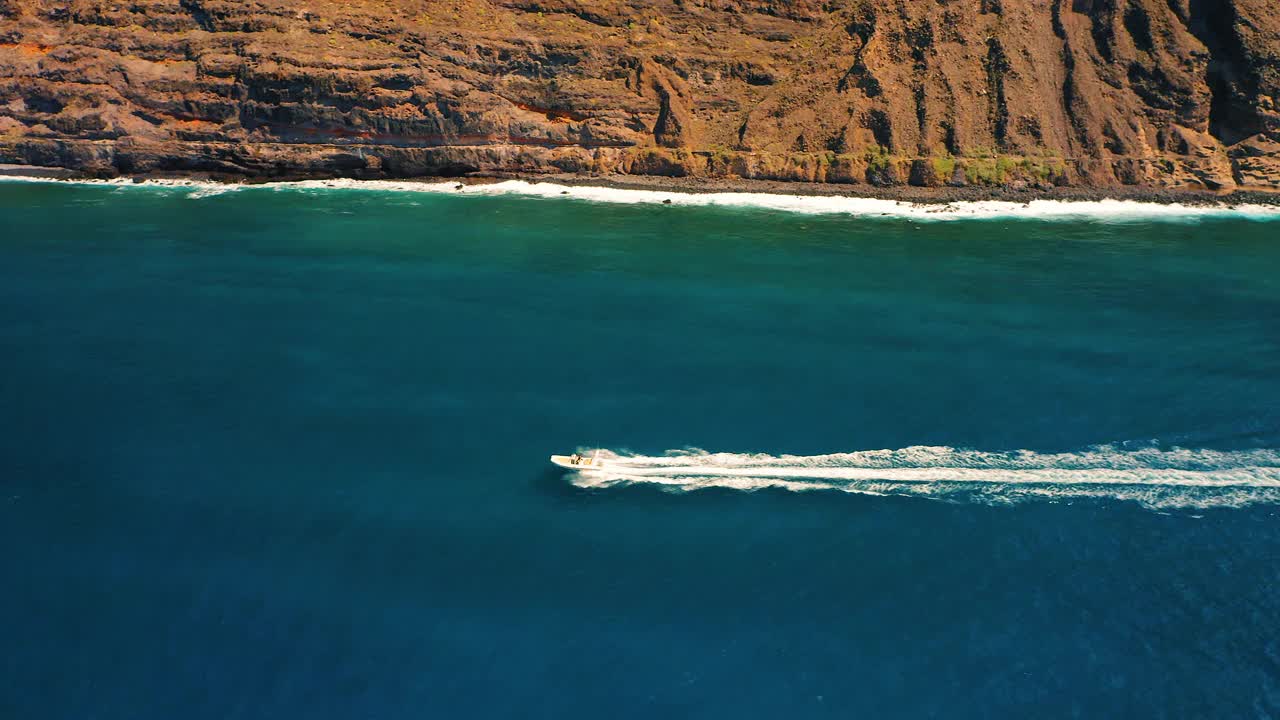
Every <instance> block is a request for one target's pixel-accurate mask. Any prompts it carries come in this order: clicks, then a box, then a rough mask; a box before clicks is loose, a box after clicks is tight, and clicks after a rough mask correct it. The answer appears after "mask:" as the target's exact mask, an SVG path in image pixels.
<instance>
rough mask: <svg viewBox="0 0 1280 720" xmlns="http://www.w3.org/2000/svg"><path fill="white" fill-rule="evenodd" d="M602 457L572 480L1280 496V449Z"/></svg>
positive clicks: (1212, 498)
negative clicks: (597, 466)
mask: <svg viewBox="0 0 1280 720" xmlns="http://www.w3.org/2000/svg"><path fill="white" fill-rule="evenodd" d="M580 452H581V453H582V454H591V453H594V452H595V451H594V450H590V449H582V450H581V451H580ZM600 457H601V459H602V460H603V467H602V468H601V469H599V470H587V471H581V472H578V473H575V474H573V475H572V476H571V478H572V482H573V483H574V484H575V485H578V486H579V487H592V488H603V487H612V486H615V485H629V484H649V485H657V486H660V487H663V488H665V489H669V490H674V491H689V490H697V489H702V488H710V487H719V488H729V489H735V490H747V491H751V490H761V489H765V488H780V489H784V490H791V491H805V490H840V491H845V492H852V493H864V494H875V495H913V496H923V497H933V498H941V499H952V500H976V501H981V502H988V503H999V504H1005V503H1013V502H1018V501H1021V500H1026V499H1030V498H1041V499H1051V500H1060V501H1065V500H1072V499H1084V498H1101V499H1112V500H1132V501H1136V502H1138V503H1140V504H1142V505H1145V506H1147V507H1150V508H1209V507H1239V506H1243V505H1249V504H1257V503H1280V451H1276V450H1246V451H1236V452H1222V451H1215V450H1190V449H1185V448H1172V449H1167V450H1160V449H1155V448H1146V449H1140V450H1123V449H1118V448H1116V447H1113V446H1099V447H1094V448H1089V449H1087V450H1085V451H1082V452H1076V453H1056V454H1045V453H1036V452H1031V451H1029V450H1020V451H1017V452H1011V453H991V452H980V451H976V450H957V449H954V448H949V447H908V448H902V449H899V450H869V451H862V452H852V453H835V454H830V455H812V456H795V455H781V456H773V455H761V454H738V453H708V452H706V451H703V450H696V449H693V450H678V451H677V450H673V451H668V452H667V454H665V455H660V456H641V455H619V454H617V453H614V452H611V451H608V450H602V451H601V452H600Z"/></svg>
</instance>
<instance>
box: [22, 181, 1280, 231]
mask: <svg viewBox="0 0 1280 720" xmlns="http://www.w3.org/2000/svg"><path fill="white" fill-rule="evenodd" d="M0 181H10V182H63V183H76V184H84V185H106V186H116V187H143V188H146V187H151V188H168V189H174V190H182V191H187V192H188V193H189V195H188V196H189V197H191V198H193V199H199V198H203V197H209V196H211V195H218V194H221V193H222V192H228V191H231V190H273V191H301V192H316V191H327V190H364V191H379V192H426V193H440V194H450V195H472V196H474V195H522V196H529V197H542V198H555V199H572V200H586V201H590V202H606V203H616V204H627V205H637V204H650V205H654V204H669V205H678V206H704V207H705V206H712V207H740V208H756V209H767V210H777V211H784V212H794V213H802V214H824V215H851V216H858V217H895V218H907V219H913V220H964V219H982V218H1024V219H1040V220H1094V221H1107V222H1125V221H1156V220H1176V221H1186V220H1196V219H1201V218H1212V217H1242V218H1249V219H1255V220H1275V219H1280V205H1259V204H1241V205H1231V204H1226V203H1223V204H1216V205H1186V204H1180V203H1152V202H1138V201H1134V200H1097V201H1074V200H1032V201H1030V202H1026V203H1018V202H1008V201H1000V200H983V201H962V202H953V203H948V204H941V203H911V202H902V201H896V200H881V199H875V198H860V197H854V196H819V195H783V194H771V193H751V192H706V193H702V192H679V191H664V190H636V189H621V188H609V187H597V186H584V185H561V184H558V183H551V182H529V181H525V180H504V181H501V182H494V183H481V184H463V183H458V182H457V181H453V180H445V181H408V180H351V179H336V180H301V181H290V182H268V183H260V184H252V185H251V184H236V183H217V182H209V181H200V180H185V179H154V180H143V181H141V182H139V181H136V180H133V179H129V178H117V179H111V180H59V179H54V178H38V177H25V176H3V177H0Z"/></svg>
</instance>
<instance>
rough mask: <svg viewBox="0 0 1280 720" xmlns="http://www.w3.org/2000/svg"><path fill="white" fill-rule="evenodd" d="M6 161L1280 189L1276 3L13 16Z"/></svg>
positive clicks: (30, 11)
mask: <svg viewBox="0 0 1280 720" xmlns="http://www.w3.org/2000/svg"><path fill="white" fill-rule="evenodd" d="M0 162H21V163H30V164H41V165H50V166H63V167H73V168H79V169H86V170H89V171H92V172H96V173H100V174H104V175H109V174H115V173H120V172H146V171H156V170H175V171H213V172H225V173H234V174H242V175H249V176H259V177H271V176H288V175H300V174H301V175H319V176H325V175H346V176H356V177H408V176H415V175H463V174H467V173H474V172H523V173H537V172H576V173H635V174H658V175H670V176H695V177H697V176H706V177H745V178H763V179H772V180H795V181H823V182H839V183H851V184H856V183H872V184H876V185H894V184H905V183H910V184H915V185H923V186H956V185H1006V184H1018V185H1019V186H1023V185H1027V186H1038V187H1049V186H1052V185H1080V186H1097V187H1106V186H1114V185H1134V186H1140V187H1148V188H1176V187H1191V188H1209V189H1232V188H1236V187H1253V188H1269V189H1280V3H1277V2H1276V1H1275V0H948V1H945V2H944V1H941V0H826V1H823V2H819V1H818V0H790V1H788V0H639V1H636V2H626V3H623V2H615V1H614V0H591V1H588V0H354V1H350V2H335V1H333V0H316V1H315V2H310V3H306V4H300V3H295V2H284V0H247V1H242V2H232V1H230V0H127V1H122V0H0Z"/></svg>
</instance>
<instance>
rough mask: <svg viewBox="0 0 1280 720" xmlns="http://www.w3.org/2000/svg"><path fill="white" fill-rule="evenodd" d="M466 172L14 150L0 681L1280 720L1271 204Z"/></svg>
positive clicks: (187, 707) (307, 714) (202, 713)
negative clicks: (46, 174)
mask: <svg viewBox="0 0 1280 720" xmlns="http://www.w3.org/2000/svg"><path fill="white" fill-rule="evenodd" d="M451 187H452V186H451V185H449V186H433V187H431V188H427V187H425V186H414V185H408V184H390V183H389V184H383V185H377V184H374V185H359V184H343V183H302V184H295V185H287V184H286V185H276V186H265V187H257V188H245V189H233V188H226V187H219V186H212V185H201V184H189V185H186V184H181V183H177V184H170V185H164V184H159V185H157V184H143V185H127V184H69V183H32V182H7V183H0V423H2V426H3V432H2V433H0V549H2V551H0V717H5V718H68V719H73V718H74V719H76V720H82V719H85V718H98V719H102V720H114V719H116V718H119V719H122V720H123V719H129V720H139V719H149V718H157V719H160V718H164V719H168V718H190V719H200V718H210V719H213V718H217V719H228V718H245V719H250V718H252V719H256V718H452V717H459V718H510V717H539V718H543V717H545V718H599V717H610V718H653V717H706V718H777V717H794V718H850V717H871V718H924V717H938V718H988V717H1018V718H1024V717H1035V718H1059V717H1061V718H1098V717H1133V718H1207V717H1215V718H1217V717H1220V718H1277V717H1280V593H1277V584H1278V582H1280V517H1278V516H1277V511H1278V510H1280V214H1278V213H1276V212H1274V211H1272V210H1268V209H1266V208H1237V209H1235V210H1221V211H1208V210H1205V209H1202V208H1177V207H1173V208H1170V207H1160V206H1141V205H1134V204H1128V203H1102V204H1091V205H1062V204H1054V203H1033V204H1030V205H1025V206H1024V205H1013V204H977V205H963V206H951V207H949V208H938V207H931V206H908V205H897V204H894V203H889V202H882V201H853V200H842V199H832V198H779V197H774V198H768V197H751V196H725V195H717V196H700V195H679V194H668V193H662V192H660V191H649V192H648V194H646V193H628V192H626V191H617V190H603V189H584V188H559V187H557V186H550V185H536V186H529V185H523V184H519V183H516V184H505V185H502V186H496V187H495V186H488V188H476V187H469V188H466V189H463V190H460V191H452V190H448V189H441V188H451ZM663 199H672V200H673V202H672V203H670V204H664V203H663V202H662V200H663ZM597 450H599V451H600V453H599V456H600V458H601V460H602V461H603V463H604V467H603V469H601V470H598V471H587V472H582V473H571V472H565V471H563V470H561V469H559V468H556V467H554V466H552V465H551V464H550V463H549V462H548V456H549V455H551V454H552V453H570V452H575V451H578V452H583V453H586V454H588V455H592V454H595V451H597Z"/></svg>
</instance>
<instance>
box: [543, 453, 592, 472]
mask: <svg viewBox="0 0 1280 720" xmlns="http://www.w3.org/2000/svg"><path fill="white" fill-rule="evenodd" d="M551 463H552V464H553V465H559V466H560V467H562V468H568V469H570V470H598V469H600V467H601V466H603V463H602V462H601V461H600V458H598V457H583V456H581V455H579V456H578V458H577V460H576V461H575V460H574V456H572V455H552V456H551Z"/></svg>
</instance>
